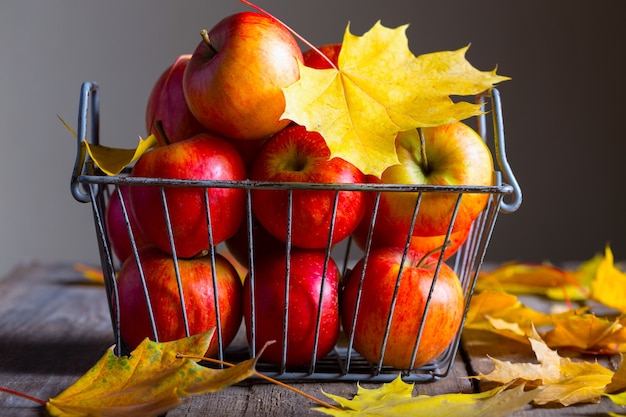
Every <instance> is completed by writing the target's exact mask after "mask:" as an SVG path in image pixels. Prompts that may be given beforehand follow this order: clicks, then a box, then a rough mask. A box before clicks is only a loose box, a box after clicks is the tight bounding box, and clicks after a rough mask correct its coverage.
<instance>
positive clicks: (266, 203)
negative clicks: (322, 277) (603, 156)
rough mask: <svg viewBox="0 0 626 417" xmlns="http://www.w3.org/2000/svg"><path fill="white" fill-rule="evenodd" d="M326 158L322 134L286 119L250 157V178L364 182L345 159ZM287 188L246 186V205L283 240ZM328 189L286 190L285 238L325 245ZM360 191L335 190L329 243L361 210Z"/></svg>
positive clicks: (329, 212) (348, 231) (312, 245)
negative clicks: (249, 200) (248, 196)
mask: <svg viewBox="0 0 626 417" xmlns="http://www.w3.org/2000/svg"><path fill="white" fill-rule="evenodd" d="M329 158H330V150H329V149H328V146H327V145H326V142H325V141H324V138H323V137H322V135H320V134H319V133H317V132H309V131H307V130H306V129H305V128H304V127H303V126H299V125H291V126H289V127H287V128H285V129H283V130H282V131H280V132H279V133H277V134H276V135H274V136H272V137H271V138H270V139H268V141H267V142H266V143H265V145H264V146H263V148H262V149H261V150H260V152H259V154H258V155H257V157H256V159H255V160H254V162H253V163H252V167H251V170H250V178H251V179H252V180H258V181H271V182H303V183H335V184H354V183H364V182H365V176H364V175H363V173H362V172H361V171H360V170H359V169H357V168H356V167H355V166H354V165H352V164H351V163H349V162H347V161H345V160H344V159H341V158H332V159H329ZM288 193H289V192H288V191H286V190H284V189H283V190H277V189H260V188H259V189H254V190H252V211H253V212H254V214H255V215H256V217H257V218H258V220H259V222H260V223H261V225H262V226H263V227H264V228H265V229H267V231H268V232H270V233H271V234H272V235H273V236H275V237H276V238H278V239H280V240H281V241H283V242H286V241H287V226H288V224H287V218H288V210H289V199H288ZM335 194H336V193H335V191H333V190H295V191H293V194H292V224H291V243H292V244H293V245H294V246H298V247H301V248H325V247H326V246H327V245H328V241H329V240H328V238H329V235H330V225H331V220H332V217H333V206H334V200H335ZM364 204H365V203H364V197H363V195H362V192H360V191H340V192H339V194H338V201H337V210H336V216H335V223H334V227H333V233H332V244H334V243H337V242H339V241H341V240H343V239H344V238H346V237H348V236H349V235H350V234H351V233H352V232H353V231H354V229H355V228H356V227H357V225H358V224H359V221H360V220H361V217H362V215H363V213H364V210H365V206H364Z"/></svg>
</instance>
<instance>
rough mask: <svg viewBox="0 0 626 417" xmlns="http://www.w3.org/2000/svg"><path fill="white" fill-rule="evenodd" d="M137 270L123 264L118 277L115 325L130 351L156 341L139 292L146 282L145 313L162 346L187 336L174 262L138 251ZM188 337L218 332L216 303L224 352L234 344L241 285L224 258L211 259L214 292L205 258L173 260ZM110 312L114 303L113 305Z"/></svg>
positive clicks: (214, 346)
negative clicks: (212, 260) (150, 310)
mask: <svg viewBox="0 0 626 417" xmlns="http://www.w3.org/2000/svg"><path fill="white" fill-rule="evenodd" d="M139 259H140V260H141V270H140V268H139V267H138V265H137V261H136V259H135V258H134V257H130V258H128V259H127V260H126V262H124V264H123V265H122V268H121V269H120V271H119V273H118V277H117V289H118V296H119V314H120V316H119V320H120V322H119V325H120V332H121V335H122V338H123V339H124V340H125V341H126V343H127V344H128V345H129V347H130V348H131V349H134V348H135V347H136V346H137V345H138V344H139V343H141V341H142V340H143V339H144V338H146V337H147V338H150V339H151V340H155V336H154V333H153V328H152V323H151V320H150V316H149V313H148V302H147V300H146V296H145V295H144V291H143V284H142V278H141V277H142V275H143V277H145V284H146V289H147V292H148V299H149V301H150V303H149V304H150V307H151V308H152V312H153V314H154V320H155V327H156V332H157V335H158V340H159V341H161V342H165V341H171V340H176V339H180V338H183V337H185V336H186V334H185V325H184V320H183V315H182V311H183V309H182V307H181V295H180V293H179V289H178V284H177V277H176V269H175V268H174V258H173V257H172V256H170V255H168V254H166V253H164V252H162V251H161V250H159V249H157V248H156V247H154V246H145V247H143V248H141V249H140V250H139ZM178 269H179V272H180V280H181V284H182V292H183V298H184V301H185V311H186V314H187V319H188V324H189V334H190V335H194V334H198V333H202V332H205V331H208V330H210V329H212V328H214V327H216V326H217V323H218V322H217V319H216V317H217V314H216V308H215V304H216V302H215V301H216V298H217V306H218V308H219V313H220V314H219V317H220V328H221V334H222V341H223V345H222V346H223V348H226V347H227V346H228V345H229V344H230V343H231V342H232V340H233V339H234V337H235V335H236V334H237V331H238V330H239V327H240V326H241V318H242V304H241V303H242V283H241V279H240V278H239V275H238V274H237V271H236V270H235V268H234V267H233V265H232V264H230V263H229V262H228V261H227V260H226V258H224V257H223V256H221V255H219V254H216V255H215V282H216V288H217V289H216V291H214V282H213V279H214V277H213V269H212V268H211V257H210V255H206V256H202V257H197V258H194V259H188V260H187V259H178ZM113 306H115V302H114V303H113ZM218 349H219V345H218V337H217V333H216V336H214V338H213V340H212V341H211V344H210V346H209V349H208V351H207V355H208V356H213V357H214V356H215V355H217V353H218V351H219V350H218Z"/></svg>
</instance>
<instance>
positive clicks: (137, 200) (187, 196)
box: [130, 133, 246, 258]
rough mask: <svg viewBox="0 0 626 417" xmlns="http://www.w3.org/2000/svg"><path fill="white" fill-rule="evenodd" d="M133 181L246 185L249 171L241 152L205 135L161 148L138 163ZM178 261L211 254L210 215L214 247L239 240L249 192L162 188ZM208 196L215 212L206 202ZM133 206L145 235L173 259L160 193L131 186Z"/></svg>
mask: <svg viewBox="0 0 626 417" xmlns="http://www.w3.org/2000/svg"><path fill="white" fill-rule="evenodd" d="M130 176H131V177H144V178H152V179H154V178H162V179H180V180H244V179H245V178H246V170H245V167H244V165H243V161H242V160H241V156H240V155H239V153H238V152H237V150H236V149H235V148H234V147H233V146H232V145H231V144H230V143H229V142H228V141H227V140H225V139H223V138H220V137H218V136H217V135H213V134H209V133H203V134H199V135H196V136H194V137H193V138H190V139H186V140H184V141H180V142H176V143H172V144H171V145H167V146H159V147H156V148H154V149H152V150H150V151H148V152H147V153H145V154H143V155H142V156H141V157H140V158H139V160H137V162H136V163H135V166H134V167H133V169H132V171H131V173H130ZM163 190H164V195H165V197H166V202H167V214H169V220H170V223H171V231H172V237H173V242H174V246H175V250H176V255H177V256H179V257H182V258H190V257H193V256H196V255H198V254H199V253H201V252H203V251H205V250H207V249H208V248H209V247H210V245H209V227H208V226H209V222H208V217H209V216H207V214H208V213H210V220H211V224H210V226H211V232H212V238H213V244H214V245H218V244H219V243H220V242H223V241H224V240H226V239H228V238H229V237H231V236H232V235H234V234H235V232H236V231H237V229H238V228H239V225H240V223H241V221H242V220H243V217H244V211H245V199H246V195H245V191H244V190H243V189H240V188H232V187H231V188H209V189H208V192H205V190H206V189H205V188H204V187H193V186H191V185H187V184H185V185H184V186H166V187H164V188H163ZM207 194H208V202H209V204H208V205H209V207H210V210H207V207H206V204H205V197H206V196H207ZM130 203H131V207H132V210H133V214H134V216H135V219H136V220H137V224H138V225H139V228H140V230H141V232H142V233H143V234H144V235H145V236H146V237H147V238H148V239H149V240H150V242H151V243H152V244H154V245H155V246H157V247H158V248H159V249H161V250H163V251H164V252H168V253H173V251H172V249H171V245H170V240H169V232H168V227H167V221H166V219H167V218H166V211H165V210H164V205H163V202H162V196H161V191H160V188H159V187H157V186H154V185H137V186H135V185H132V186H131V189H130Z"/></svg>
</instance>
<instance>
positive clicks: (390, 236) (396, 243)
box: [352, 199, 471, 260]
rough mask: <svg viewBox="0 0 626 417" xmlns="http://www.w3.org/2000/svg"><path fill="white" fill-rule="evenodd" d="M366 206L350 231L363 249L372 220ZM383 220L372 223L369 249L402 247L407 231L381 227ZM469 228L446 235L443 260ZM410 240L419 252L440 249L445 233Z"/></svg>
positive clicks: (435, 254)
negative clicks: (355, 226)
mask: <svg viewBox="0 0 626 417" xmlns="http://www.w3.org/2000/svg"><path fill="white" fill-rule="evenodd" d="M367 202H368V203H371V200H370V199H367ZM366 206H367V207H368V208H367V209H366V210H365V212H366V215H364V216H363V219H362V220H361V222H360V223H359V225H358V226H357V228H356V230H355V231H354V233H352V238H353V240H354V242H355V243H356V244H357V246H358V247H359V248H360V249H361V250H365V248H366V244H367V238H368V234H369V231H370V223H371V221H372V210H373V209H372V207H371V206H372V204H367V205H366ZM383 223H384V222H376V223H375V225H374V231H373V233H372V236H371V243H370V248H371V249H377V248H384V247H390V246H391V247H399V248H404V247H405V246H406V242H407V238H408V237H409V236H408V234H407V233H405V234H402V233H399V232H398V231H397V230H391V229H389V228H386V227H381V225H382V224H383ZM470 230H471V229H470V228H467V229H461V230H458V231H456V232H453V233H451V234H450V236H448V239H447V245H446V248H445V251H444V254H443V260H447V259H449V258H450V257H451V256H452V255H454V254H455V253H456V252H457V251H458V250H459V247H461V245H462V244H463V243H465V241H466V240H467V237H468V236H469V232H470ZM410 239H411V241H410V244H409V247H410V248H411V249H412V250H414V251H416V252H421V253H429V252H432V251H435V250H436V249H438V248H439V249H442V248H443V244H444V243H445V242H446V235H445V234H443V235H440V236H415V235H412V236H411V238H410ZM439 254H440V251H437V252H436V253H433V256H434V257H436V258H437V257H439Z"/></svg>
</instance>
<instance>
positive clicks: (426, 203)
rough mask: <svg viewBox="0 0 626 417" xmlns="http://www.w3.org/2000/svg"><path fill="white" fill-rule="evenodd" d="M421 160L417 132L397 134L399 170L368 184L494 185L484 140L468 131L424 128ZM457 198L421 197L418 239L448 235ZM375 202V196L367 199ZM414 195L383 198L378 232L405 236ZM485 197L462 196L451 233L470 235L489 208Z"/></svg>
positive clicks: (415, 230)
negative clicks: (482, 213)
mask: <svg viewBox="0 0 626 417" xmlns="http://www.w3.org/2000/svg"><path fill="white" fill-rule="evenodd" d="M422 131H423V136H424V141H425V145H424V155H425V158H424V157H423V156H424V155H423V154H422V146H421V145H420V135H419V132H418V131H417V130H410V131H406V132H400V133H399V134H398V136H397V138H396V150H397V153H398V158H399V159H400V164H398V165H393V166H390V167H389V168H387V169H386V170H385V171H384V172H383V174H382V176H381V178H380V179H377V178H374V177H372V176H369V177H368V180H370V181H371V182H379V183H390V184H425V185H445V186H460V185H472V186H489V185H493V170H494V168H493V160H492V158H491V152H490V151H489V148H488V147H487V145H486V144H485V142H484V141H483V139H482V138H481V137H480V135H478V133H476V132H475V131H474V130H473V129H472V128H471V127H469V126H468V125H466V124H464V123H462V122H456V123H452V124H449V125H445V126H438V127H430V128H422ZM458 195H459V194H458V193H443V192H426V193H423V194H422V196H423V197H422V200H421V203H420V209H419V213H418V214H417V219H416V221H415V227H414V228H413V231H412V233H413V235H416V236H442V235H445V234H446V232H447V231H448V227H449V225H450V222H451V220H452V213H453V210H454V207H455V204H456V201H457V198H458ZM370 198H373V194H372V195H370ZM417 198H418V193H408V192H385V193H383V194H382V195H381V200H380V206H379V214H378V217H377V222H379V223H380V224H379V227H380V228H381V229H384V230H387V231H390V232H391V231H393V232H394V233H399V234H400V235H403V236H405V237H406V236H407V235H408V233H409V227H410V223H411V218H412V216H413V212H414V209H415V204H416V202H417ZM488 198H489V194H485V193H482V194H480V193H466V194H463V197H462V200H461V204H460V206H459V209H458V212H457V216H456V219H455V222H454V228H453V231H454V232H457V231H462V230H468V229H469V228H470V227H471V224H472V222H473V221H474V220H475V219H476V217H477V216H478V215H479V214H480V213H481V212H482V210H483V209H484V208H485V206H486V204H487V200H488Z"/></svg>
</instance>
